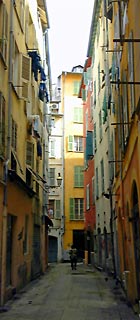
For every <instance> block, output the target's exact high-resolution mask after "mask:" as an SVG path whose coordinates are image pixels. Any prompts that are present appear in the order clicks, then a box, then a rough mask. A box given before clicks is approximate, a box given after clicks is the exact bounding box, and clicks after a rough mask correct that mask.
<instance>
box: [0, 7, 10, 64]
mask: <svg viewBox="0 0 140 320" xmlns="http://www.w3.org/2000/svg"><path fill="white" fill-rule="evenodd" d="M2 9H3V10H2V24H1V28H2V29H1V30H2V31H1V33H0V52H1V54H2V57H3V59H4V61H5V62H6V61H7V42H8V14H7V11H6V6H5V4H2Z"/></svg>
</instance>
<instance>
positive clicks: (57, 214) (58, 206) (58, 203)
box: [55, 200, 61, 219]
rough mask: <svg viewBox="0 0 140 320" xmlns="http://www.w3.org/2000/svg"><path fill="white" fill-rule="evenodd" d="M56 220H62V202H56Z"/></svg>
mask: <svg viewBox="0 0 140 320" xmlns="http://www.w3.org/2000/svg"><path fill="white" fill-rule="evenodd" d="M55 218H56V219H60V218H61V213H60V200H56V212H55Z"/></svg>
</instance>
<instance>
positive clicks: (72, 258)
mask: <svg viewBox="0 0 140 320" xmlns="http://www.w3.org/2000/svg"><path fill="white" fill-rule="evenodd" d="M69 254H70V261H71V269H72V270H76V267H77V249H76V248H75V247H74V245H73V244H72V246H71V249H70V251H69Z"/></svg>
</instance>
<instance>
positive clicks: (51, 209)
mask: <svg viewBox="0 0 140 320" xmlns="http://www.w3.org/2000/svg"><path fill="white" fill-rule="evenodd" d="M54 208H55V201H54V200H49V209H48V215H49V217H50V219H53V218H54Z"/></svg>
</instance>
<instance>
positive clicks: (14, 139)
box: [11, 119, 17, 151]
mask: <svg viewBox="0 0 140 320" xmlns="http://www.w3.org/2000/svg"><path fill="white" fill-rule="evenodd" d="M11 145H12V147H13V149H14V150H15V151H16V150H17V124H16V122H15V121H14V120H13V119H12V139H11Z"/></svg>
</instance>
